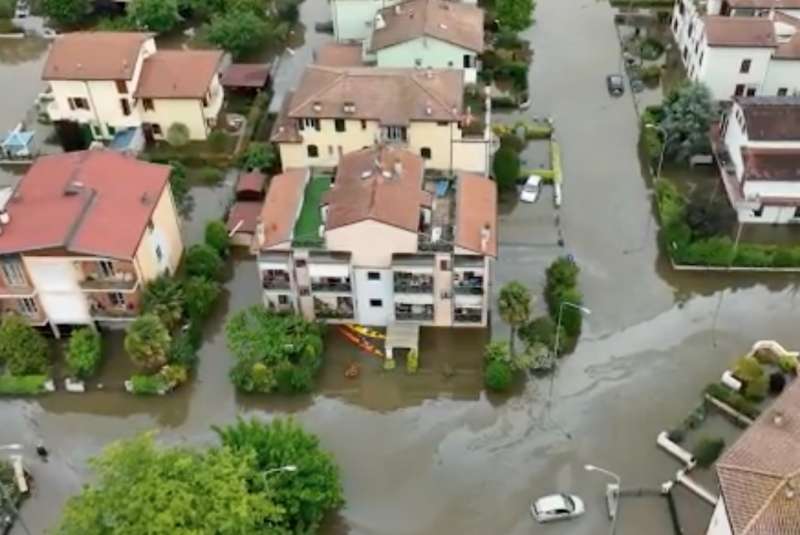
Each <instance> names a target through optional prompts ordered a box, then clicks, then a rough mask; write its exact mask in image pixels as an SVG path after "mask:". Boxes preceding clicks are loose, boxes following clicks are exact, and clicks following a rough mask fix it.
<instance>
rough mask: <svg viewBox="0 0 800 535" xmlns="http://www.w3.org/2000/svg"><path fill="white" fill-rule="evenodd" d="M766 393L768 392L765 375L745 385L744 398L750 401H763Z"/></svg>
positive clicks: (767, 378) (767, 381)
mask: <svg viewBox="0 0 800 535" xmlns="http://www.w3.org/2000/svg"><path fill="white" fill-rule="evenodd" d="M767 392H769V377H768V376H767V375H762V376H761V377H758V378H755V379H752V380H749V381H747V382H746V383H745V387H744V397H746V398H747V399H749V400H750V401H763V400H764V399H766V397H767Z"/></svg>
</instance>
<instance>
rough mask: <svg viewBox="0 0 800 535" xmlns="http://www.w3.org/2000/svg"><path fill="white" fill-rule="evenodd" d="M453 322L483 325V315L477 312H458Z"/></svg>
mask: <svg viewBox="0 0 800 535" xmlns="http://www.w3.org/2000/svg"><path fill="white" fill-rule="evenodd" d="M453 320H454V321H455V322H456V323H481V322H482V321H483V313H481V312H480V311H477V310H476V311H473V312H456V313H455V314H454V315H453Z"/></svg>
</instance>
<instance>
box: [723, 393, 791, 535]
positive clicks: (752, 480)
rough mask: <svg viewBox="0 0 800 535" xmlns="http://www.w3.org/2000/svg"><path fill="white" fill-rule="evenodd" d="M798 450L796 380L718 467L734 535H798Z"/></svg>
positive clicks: (748, 430)
mask: <svg viewBox="0 0 800 535" xmlns="http://www.w3.org/2000/svg"><path fill="white" fill-rule="evenodd" d="M776 417H777V418H780V419H781V421H780V422H779V423H777V422H776ZM799 446H800V381H798V380H797V379H795V380H794V381H793V382H792V383H791V384H790V385H789V386H788V387H787V388H786V390H784V392H783V394H782V395H781V396H780V397H779V398H778V399H776V400H775V402H774V403H773V404H772V406H771V407H770V408H769V409H768V410H767V411H765V412H764V413H763V414H762V415H761V416H760V417H759V418H758V419H757V420H756V422H755V423H754V424H753V425H751V426H750V428H749V429H747V431H745V432H744V433H743V434H742V436H741V437H740V438H739V440H737V441H736V442H735V443H734V444H733V445H732V446H731V447H730V448H729V449H728V450H727V451H726V452H725V453H724V454H723V456H722V457H721V458H720V460H719V461H718V462H717V476H718V477H719V484H720V490H721V492H722V499H723V500H724V501H725V508H726V510H727V512H728V519H729V521H730V524H731V528H732V530H733V535H798V534H800V447H799Z"/></svg>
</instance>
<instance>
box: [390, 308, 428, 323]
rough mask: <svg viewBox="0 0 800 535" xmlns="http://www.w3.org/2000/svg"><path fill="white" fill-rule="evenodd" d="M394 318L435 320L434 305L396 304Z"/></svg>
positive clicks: (400, 319)
mask: <svg viewBox="0 0 800 535" xmlns="http://www.w3.org/2000/svg"><path fill="white" fill-rule="evenodd" d="M394 319H395V320H397V321H433V305H408V304H396V305H395V307H394Z"/></svg>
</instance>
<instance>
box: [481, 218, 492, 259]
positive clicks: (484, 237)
mask: <svg viewBox="0 0 800 535" xmlns="http://www.w3.org/2000/svg"><path fill="white" fill-rule="evenodd" d="M491 237H492V228H491V227H490V226H489V224H488V223H486V224H485V225H483V227H482V228H481V252H482V253H484V254H486V251H488V250H489V238H491Z"/></svg>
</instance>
